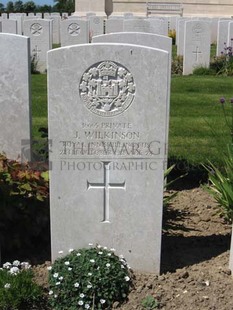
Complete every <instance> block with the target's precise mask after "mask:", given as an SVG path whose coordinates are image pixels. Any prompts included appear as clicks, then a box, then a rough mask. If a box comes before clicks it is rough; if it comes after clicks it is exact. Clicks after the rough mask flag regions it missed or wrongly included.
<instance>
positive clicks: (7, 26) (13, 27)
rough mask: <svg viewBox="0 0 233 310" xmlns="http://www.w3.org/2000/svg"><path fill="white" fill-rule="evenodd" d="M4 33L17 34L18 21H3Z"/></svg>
mask: <svg viewBox="0 0 233 310" xmlns="http://www.w3.org/2000/svg"><path fill="white" fill-rule="evenodd" d="M2 32H4V33H13V34H17V21H16V20H14V19H3V20H2Z"/></svg>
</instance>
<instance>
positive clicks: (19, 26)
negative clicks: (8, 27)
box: [9, 14, 23, 35]
mask: <svg viewBox="0 0 233 310" xmlns="http://www.w3.org/2000/svg"><path fill="white" fill-rule="evenodd" d="M9 19H13V20H16V21H17V34H20V35H22V33H23V17H22V16H18V15H16V14H15V15H12V16H9Z"/></svg>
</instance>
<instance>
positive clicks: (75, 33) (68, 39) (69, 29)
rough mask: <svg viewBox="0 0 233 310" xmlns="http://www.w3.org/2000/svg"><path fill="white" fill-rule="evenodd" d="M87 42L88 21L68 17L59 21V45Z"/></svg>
mask: <svg viewBox="0 0 233 310" xmlns="http://www.w3.org/2000/svg"><path fill="white" fill-rule="evenodd" d="M82 43H89V22H88V21H86V20H81V19H74V18H68V19H65V20H62V21H61V46H68V45H75V44H82Z"/></svg>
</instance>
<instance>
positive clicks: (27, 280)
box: [0, 260, 43, 310]
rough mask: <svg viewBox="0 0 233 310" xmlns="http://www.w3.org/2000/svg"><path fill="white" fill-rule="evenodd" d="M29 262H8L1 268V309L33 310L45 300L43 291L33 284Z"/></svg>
mask: <svg viewBox="0 0 233 310" xmlns="http://www.w3.org/2000/svg"><path fill="white" fill-rule="evenodd" d="M33 277H34V275H33V272H32V270H31V266H30V265H29V263H28V262H22V263H21V262H20V261H18V260H15V261H13V263H10V262H6V263H5V264H3V267H2V268H0V309H2V310H8V309H11V310H29V309H30V310H31V309H37V308H36V307H37V306H38V305H39V303H41V301H42V300H43V290H42V288H41V287H39V286H38V285H37V284H36V283H34V282H33Z"/></svg>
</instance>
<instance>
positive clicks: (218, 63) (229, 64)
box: [210, 43, 233, 76]
mask: <svg viewBox="0 0 233 310" xmlns="http://www.w3.org/2000/svg"><path fill="white" fill-rule="evenodd" d="M210 69H213V70H214V71H215V72H216V74H217V75H224V76H232V75H233V54H232V47H231V46H227V45H226V43H224V49H223V51H222V52H221V55H220V56H215V57H214V58H213V59H212V60H211V62H210Z"/></svg>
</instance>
